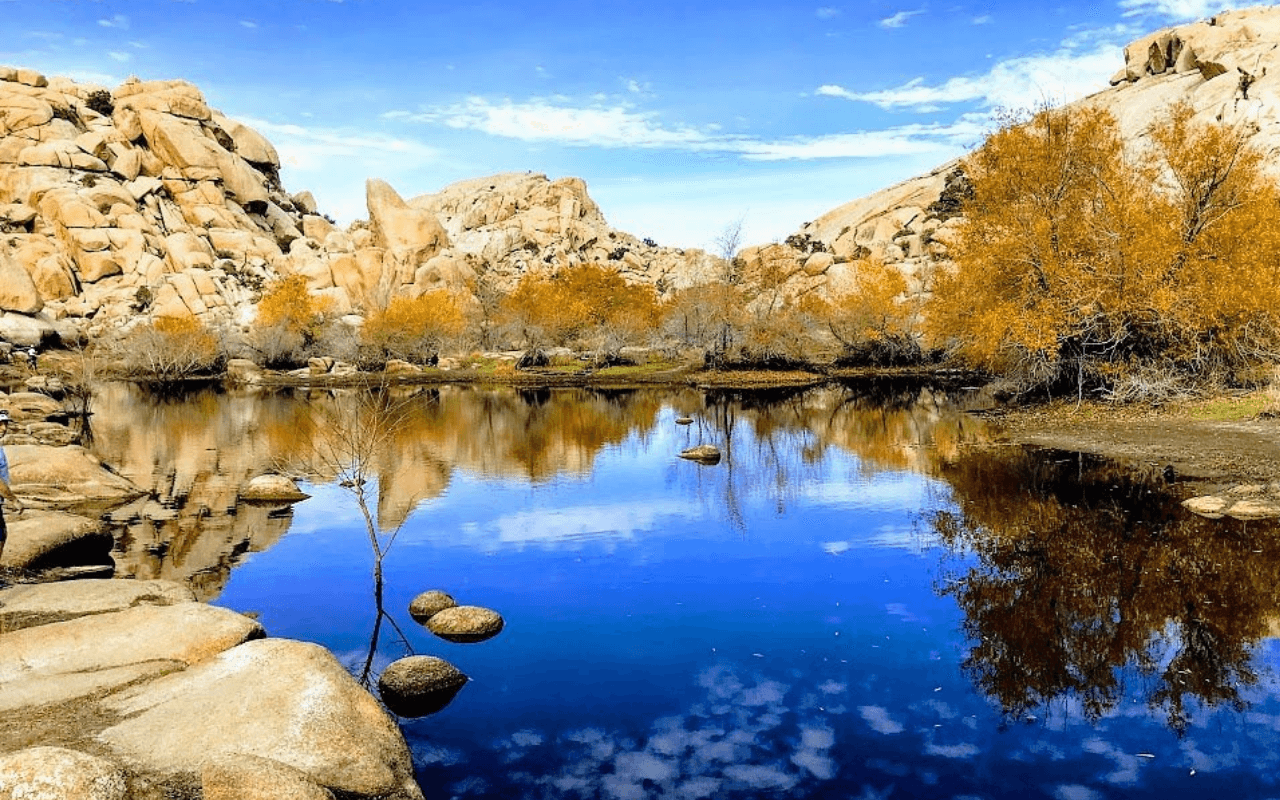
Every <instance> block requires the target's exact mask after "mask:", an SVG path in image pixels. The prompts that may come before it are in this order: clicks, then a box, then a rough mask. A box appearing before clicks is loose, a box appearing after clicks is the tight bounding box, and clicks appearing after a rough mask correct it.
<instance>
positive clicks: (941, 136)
mask: <svg viewBox="0 0 1280 800" xmlns="http://www.w3.org/2000/svg"><path fill="white" fill-rule="evenodd" d="M383 117H384V118H386V119H397V120H405V121H413V122H424V123H429V124H436V125H443V126H445V127H448V128H453V129H456V130H469V131H478V132H480V133H485V134H488V135H490V136H498V137H502V138H506V139H516V140H520V141H525V142H536V143H546V144H559V145H566V146H572V147H599V148H630V149H666V150H683V151H688V152H704V153H727V154H736V155H738V156H740V157H742V158H744V159H746V160H750V161H793V160H801V161H807V160H817V159H831V158H880V157H884V156H901V155H917V154H923V153H941V152H943V151H946V150H949V149H952V148H955V147H958V146H963V145H964V144H966V143H967V142H968V141H970V140H971V139H972V138H973V137H974V136H975V135H977V134H980V133H981V130H980V129H978V128H975V127H974V126H973V125H971V124H969V123H967V122H960V123H956V124H953V125H907V126H901V127H898V128H893V129H891V130H887V131H853V132H848V133H836V134H826V135H821V136H796V137H789V138H784V139H760V138H756V137H751V136H741V135H734V134H725V133H721V132H720V131H719V130H718V129H717V128H716V127H715V126H707V127H704V128H696V127H693V126H690V125H679V124H677V125H671V124H665V123H663V121H662V120H661V119H659V117H658V115H657V114H656V113H654V112H647V111H638V110H636V109H635V108H634V107H633V106H631V105H629V104H626V103H619V104H614V105H605V104H602V103H596V104H593V105H584V106H575V105H571V104H568V103H565V102H557V101H556V100H553V99H547V98H535V99H533V100H529V101H526V102H513V101H511V100H505V101H501V102H493V101H490V100H487V99H485V98H481V97H471V98H468V99H467V100H466V101H465V102H463V103H458V104H454V105H451V106H445V107H440V108H436V109H430V110H427V111H423V112H418V113H413V112H407V111H390V112H387V113H385V114H383Z"/></svg>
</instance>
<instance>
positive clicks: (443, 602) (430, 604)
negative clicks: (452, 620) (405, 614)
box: [409, 589, 458, 623]
mask: <svg viewBox="0 0 1280 800" xmlns="http://www.w3.org/2000/svg"><path fill="white" fill-rule="evenodd" d="M457 605H458V601H456V600H454V599H453V598H452V597H450V596H449V595H447V594H445V593H444V592H441V591H437V590H435V589H432V590H431V591H429V592H423V593H422V594H420V595H418V596H417V597H415V598H413V601H412V602H411V603H409V616H411V617H413V618H414V619H415V620H417V621H418V622H420V623H425V622H426V621H427V620H429V619H431V618H432V617H433V616H435V615H436V614H438V613H440V612H441V611H444V610H445V609H446V608H454V607H455V606H457Z"/></svg>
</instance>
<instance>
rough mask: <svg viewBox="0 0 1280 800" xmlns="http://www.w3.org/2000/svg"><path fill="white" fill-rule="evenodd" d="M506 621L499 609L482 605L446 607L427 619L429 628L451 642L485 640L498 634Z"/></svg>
mask: <svg viewBox="0 0 1280 800" xmlns="http://www.w3.org/2000/svg"><path fill="white" fill-rule="evenodd" d="M504 624H505V623H504V622H503V620H502V615H501V614H499V613H498V612H497V611H493V610H492V609H488V608H481V607H480V606H454V607H453V608H446V609H444V610H442V611H439V612H437V613H435V614H433V615H432V616H431V619H429V620H427V630H429V631H431V632H432V633H434V634H435V635H436V636H439V637H440V638H441V639H445V640H447V641H450V642H483V641H484V640H486V639H492V638H493V637H494V636H497V635H498V634H499V633H500V632H501V631H502V627H503V625H504Z"/></svg>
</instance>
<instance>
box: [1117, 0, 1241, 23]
mask: <svg viewBox="0 0 1280 800" xmlns="http://www.w3.org/2000/svg"><path fill="white" fill-rule="evenodd" d="M1236 5H1238V4H1237V3H1234V2H1224V1H1223V0H1120V7H1121V8H1123V9H1125V11H1124V15H1125V16H1126V17H1132V16H1136V15H1138V14H1151V15H1155V16H1161V17H1167V18H1168V19H1170V20H1191V19H1201V18H1203V17H1208V16H1211V15H1213V14H1216V13H1218V12H1219V11H1225V10H1227V9H1229V8H1232V7H1233V6H1236Z"/></svg>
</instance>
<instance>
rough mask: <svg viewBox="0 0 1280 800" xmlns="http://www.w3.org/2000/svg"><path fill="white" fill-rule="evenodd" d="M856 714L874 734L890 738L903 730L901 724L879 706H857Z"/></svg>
mask: <svg viewBox="0 0 1280 800" xmlns="http://www.w3.org/2000/svg"><path fill="white" fill-rule="evenodd" d="M858 713H859V714H861V715H862V719H863V720H864V721H865V722H866V723H867V725H869V726H871V730H873V731H875V732H876V733H883V734H884V735H886V736H890V735H892V734H895V733H902V731H903V730H905V728H904V727H903V725H902V723H901V722H898V721H897V720H896V719H894V718H893V717H891V716H890V715H889V711H888V709H885V708H882V707H880V706H858Z"/></svg>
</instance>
